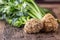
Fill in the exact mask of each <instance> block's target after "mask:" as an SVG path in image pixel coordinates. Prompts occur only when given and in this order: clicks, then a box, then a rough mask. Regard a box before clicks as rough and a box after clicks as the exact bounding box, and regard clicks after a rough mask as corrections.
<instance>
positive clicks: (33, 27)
mask: <svg viewBox="0 0 60 40" xmlns="http://www.w3.org/2000/svg"><path fill="white" fill-rule="evenodd" d="M42 28H43V24H42V22H41V21H40V20H38V19H30V20H29V21H27V22H26V24H25V26H24V32H26V33H37V32H39V31H40V30H41V29H42Z"/></svg>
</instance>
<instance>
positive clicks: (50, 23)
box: [42, 13, 58, 32]
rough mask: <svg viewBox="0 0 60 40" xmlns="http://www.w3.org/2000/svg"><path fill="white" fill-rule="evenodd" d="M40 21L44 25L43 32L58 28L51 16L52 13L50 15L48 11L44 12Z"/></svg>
mask: <svg viewBox="0 0 60 40" xmlns="http://www.w3.org/2000/svg"><path fill="white" fill-rule="evenodd" d="M42 22H43V25H44V28H43V29H44V31H45V32H50V31H57V29H58V22H57V21H56V19H55V18H54V17H53V15H51V14H50V13H48V14H46V15H45V16H44V17H43V18H42Z"/></svg>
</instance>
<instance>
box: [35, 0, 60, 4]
mask: <svg viewBox="0 0 60 40" xmlns="http://www.w3.org/2000/svg"><path fill="white" fill-rule="evenodd" d="M35 1H36V2H37V3H51V4H52V3H54V4H55V3H56V4H57V3H58V4H59V3H60V0H35Z"/></svg>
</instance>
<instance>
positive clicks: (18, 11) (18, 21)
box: [0, 0, 49, 27]
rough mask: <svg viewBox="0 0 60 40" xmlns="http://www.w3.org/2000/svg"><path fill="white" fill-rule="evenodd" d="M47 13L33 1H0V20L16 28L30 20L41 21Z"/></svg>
mask: <svg viewBox="0 0 60 40" xmlns="http://www.w3.org/2000/svg"><path fill="white" fill-rule="evenodd" d="M48 11H49V10H47V9H44V8H41V7H39V6H38V5H37V4H36V3H35V2H34V0H0V19H5V20H6V21H7V22H8V23H9V24H11V25H13V26H16V27H21V25H23V24H25V23H26V21H27V20H29V19H31V18H37V19H42V17H43V16H44V15H45V13H46V12H48Z"/></svg>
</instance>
